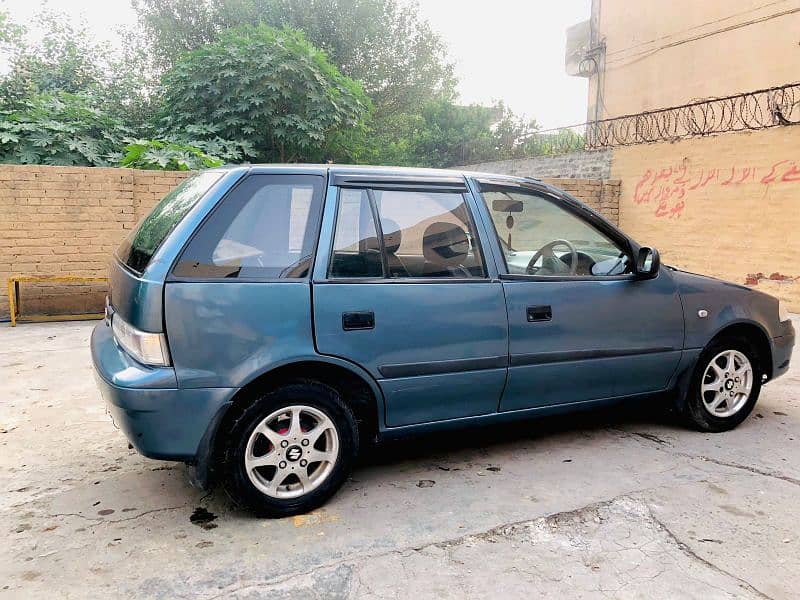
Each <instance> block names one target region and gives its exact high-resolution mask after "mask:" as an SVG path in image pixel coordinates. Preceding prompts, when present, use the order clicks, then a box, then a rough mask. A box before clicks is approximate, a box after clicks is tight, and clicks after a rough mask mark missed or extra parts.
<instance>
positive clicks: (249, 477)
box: [223, 382, 358, 517]
mask: <svg viewBox="0 0 800 600" xmlns="http://www.w3.org/2000/svg"><path fill="white" fill-rule="evenodd" d="M357 451H358V429H357V425H356V421H355V418H354V417H353V413H352V411H351V410H350V408H349V407H348V406H347V405H346V404H345V403H344V402H343V401H342V399H341V398H340V397H339V394H338V393H337V392H336V391H335V390H333V389H331V388H330V387H328V386H325V385H322V384H319V383H315V382H303V383H296V384H290V385H286V386H283V387H281V388H279V389H277V390H275V391H273V392H270V393H268V394H265V395H263V396H261V397H259V398H257V399H256V401H255V402H253V403H252V405H251V406H249V407H248V408H247V409H246V410H245V411H244V412H243V413H242V415H241V416H240V417H239V418H238V419H237V420H236V421H235V422H234V423H233V425H232V427H231V428H230V431H229V433H228V436H227V445H226V448H225V451H224V455H223V468H224V470H225V488H226V490H227V492H228V494H229V495H230V496H231V497H232V498H233V500H234V501H235V502H236V503H238V504H240V505H243V506H245V507H247V508H249V509H250V510H252V511H253V512H255V513H256V514H258V515H261V516H268V517H286V516H290V515H295V514H300V513H304V512H308V511H310V510H313V509H314V508H316V507H318V506H320V505H321V504H323V503H324V502H325V501H326V500H327V499H328V498H329V497H330V496H332V495H333V494H334V493H335V492H336V490H337V489H338V488H339V487H340V486H341V485H342V483H343V482H344V480H345V479H346V478H347V476H348V474H349V473H350V470H351V468H352V464H353V460H354V458H355V455H356V453H357Z"/></svg>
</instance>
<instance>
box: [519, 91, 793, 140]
mask: <svg viewBox="0 0 800 600" xmlns="http://www.w3.org/2000/svg"><path fill="white" fill-rule="evenodd" d="M798 124H800V83H791V84H787V85H783V86H779V87H773V88H768V89H763V90H756V91H754V92H746V93H743V94H736V95H733V96H725V97H722V98H708V99H705V100H699V101H696V102H691V103H689V104H684V105H682V106H673V107H670V108H662V109H658V110H653V111H648V112H643V113H639V114H633V115H624V116H621V117H615V118H613V119H603V120H600V121H595V122H589V123H584V124H582V125H576V126H572V127H562V128H556V129H549V130H540V131H537V132H533V133H531V134H530V135H528V136H527V137H526V138H525V139H524V141H523V142H522V144H523V145H525V146H530V148H531V150H533V151H534V152H536V151H537V150H545V152H543V153H546V154H559V153H564V152H572V151H575V150H576V149H577V148H576V146H579V145H580V144H579V143H576V142H577V140H576V136H582V137H583V140H582V142H583V143H582V145H583V148H584V149H586V150H596V149H601V148H610V147H613V146H631V145H634V144H645V143H651V142H672V141H676V140H680V139H684V138H690V137H698V136H708V135H714V134H718V133H728V132H734V131H748V130H758V129H766V128H769V127H777V126H781V125H798ZM568 134H570V135H568Z"/></svg>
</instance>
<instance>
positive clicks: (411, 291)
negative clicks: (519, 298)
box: [313, 177, 508, 427]
mask: <svg viewBox="0 0 800 600" xmlns="http://www.w3.org/2000/svg"><path fill="white" fill-rule="evenodd" d="M335 181H336V180H335ZM338 183H339V184H340V187H332V188H331V189H330V191H329V193H328V201H327V202H326V206H325V213H324V216H323V228H322V231H323V234H322V237H321V242H320V249H319V255H318V259H317V262H316V264H315V269H314V281H313V306H314V334H315V339H316V344H317V349H318V351H319V352H320V353H322V354H327V355H332V356H337V357H341V358H344V359H347V360H349V361H352V362H354V363H357V364H358V365H361V366H362V367H363V368H365V369H366V370H367V371H369V372H370V373H371V374H372V376H373V377H374V378H375V379H376V380H377V381H378V383H379V385H380V386H381V388H382V390H383V393H384V398H385V402H386V405H385V423H386V425H387V426H389V427H395V426H403V425H412V424H418V423H424V422H430V421H440V420H445V419H453V418H460V417H469V416H476V415H483V414H488V413H493V412H495V411H496V410H497V406H498V403H499V399H500V395H501V393H502V390H503V386H504V384H505V380H506V373H507V359H508V354H507V353H508V328H507V320H506V308H505V300H504V298H503V288H502V285H501V284H500V282H499V281H498V280H497V278H496V273H492V274H491V275H495V277H490V273H489V271H488V269H487V265H486V261H485V260H484V257H483V253H482V252H481V248H480V245H479V244H478V238H477V236H476V233H475V221H474V219H473V216H472V211H473V206H472V204H473V203H474V199H473V198H472V197H471V196H470V195H469V193H468V192H467V188H466V185H465V183H464V180H463V179H459V178H453V180H452V181H427V180H421V181H414V182H412V183H408V182H406V183H405V184H403V185H401V184H397V185H393V184H386V183H384V184H382V185H376V184H375V183H374V182H372V183H370V182H360V181H359V179H358V178H357V177H356V178H353V177H350V178H343V177H339V179H338ZM331 199H333V200H335V201H334V202H331ZM326 240H327V242H326Z"/></svg>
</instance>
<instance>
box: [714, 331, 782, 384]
mask: <svg viewBox="0 0 800 600" xmlns="http://www.w3.org/2000/svg"><path fill="white" fill-rule="evenodd" d="M724 337H738V338H742V339H745V340H747V341H748V342H750V343H751V344H752V345H753V348H754V349H755V351H756V353H757V355H758V359H759V363H760V364H759V367H760V368H761V371H762V374H763V375H766V376H767V380H769V379H772V346H771V344H770V338H769V335H768V334H767V332H766V330H765V329H764V327H762V326H761V324H759V323H757V322H756V321H747V320H740V321H735V322H733V323H726V324H725V325H724V326H723V327H721V328H720V329H719V330H717V332H716V333H715V334H714V335H713V336H712V337H711V339H709V340H708V343H707V344H706V346H705V347H706V348H707V347H708V346H709V345H711V344H713V343H714V342H716V341H717V340H719V339H721V338H724Z"/></svg>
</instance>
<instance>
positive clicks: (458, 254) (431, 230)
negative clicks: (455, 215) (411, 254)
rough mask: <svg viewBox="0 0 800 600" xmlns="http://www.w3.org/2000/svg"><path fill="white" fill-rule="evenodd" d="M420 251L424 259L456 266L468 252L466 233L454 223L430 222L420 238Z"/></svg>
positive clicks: (437, 263)
mask: <svg viewBox="0 0 800 600" xmlns="http://www.w3.org/2000/svg"><path fill="white" fill-rule="evenodd" d="M422 253H423V254H424V255H425V260H427V261H428V262H431V263H434V264H436V265H443V266H446V267H455V266H458V265H460V264H462V263H463V262H464V259H465V258H466V257H467V254H468V253H469V239H467V233H466V232H465V231H464V229H462V228H461V226H460V225H456V224H455V223H445V222H443V221H438V222H436V223H431V224H430V225H428V227H427V228H426V229H425V235H424V236H423V238H422Z"/></svg>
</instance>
